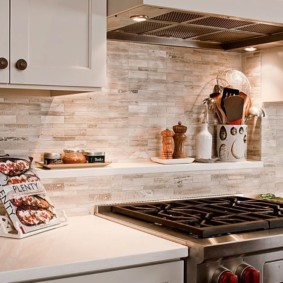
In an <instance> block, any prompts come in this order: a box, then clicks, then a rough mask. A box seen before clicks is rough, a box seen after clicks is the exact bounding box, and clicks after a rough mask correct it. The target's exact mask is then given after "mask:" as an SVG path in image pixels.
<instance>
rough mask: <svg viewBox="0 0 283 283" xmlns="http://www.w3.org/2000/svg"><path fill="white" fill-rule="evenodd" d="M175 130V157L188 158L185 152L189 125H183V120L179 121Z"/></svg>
mask: <svg viewBox="0 0 283 283" xmlns="http://www.w3.org/2000/svg"><path fill="white" fill-rule="evenodd" d="M173 131H174V132H175V134H174V136H173V139H174V152H173V158H174V159H175V158H186V157H187V155H186V153H185V144H184V143H185V140H186V135H185V132H186V131H187V127H186V126H184V125H182V123H181V122H178V125H175V126H173Z"/></svg>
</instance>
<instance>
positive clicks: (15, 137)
mask: <svg viewBox="0 0 283 283" xmlns="http://www.w3.org/2000/svg"><path fill="white" fill-rule="evenodd" d="M260 63H261V60H260V53H254V54H251V55H250V54H248V55H242V54H241V53H236V52H220V51H207V50H200V49H191V48H180V47H165V46H156V45H144V44H135V43H122V42H114V41H109V42H108V57H107V67H108V73H107V86H106V87H105V88H104V89H102V90H101V91H96V92H91V93H81V94H75V95H64V96H56V97H43V96H32V95H31V96H28V95H25V96H13V95H5V94H2V95H1V96H0V110H1V113H0V115H1V122H0V129H1V137H0V139H1V143H0V153H1V154H6V153H10V154H29V155H31V156H33V157H34V158H35V160H41V159H42V153H43V152H46V151H56V152H58V151H59V152H61V151H62V150H63V149H64V148H74V147H80V148H84V149H91V150H95V151H105V152H106V159H107V160H109V161H112V162H124V161H125V162H126V161H127V162H129V161H145V160H146V161H147V160H148V159H149V158H150V157H151V156H158V155H159V154H160V151H161V136H160V132H161V131H162V130H164V129H165V128H166V127H169V128H172V126H173V125H176V124H177V123H178V121H182V123H183V124H184V125H186V126H187V127H188V130H187V133H186V134H187V139H186V151H187V155H188V156H194V151H195V145H194V142H195V140H194V137H195V134H196V133H197V131H198V129H199V128H198V127H199V125H200V122H201V120H202V119H203V113H204V107H203V104H202V100H203V99H204V98H206V97H208V95H209V94H210V93H211V92H212V89H213V86H214V84H215V83H216V80H215V78H216V75H217V73H218V72H219V71H220V70H225V69H227V68H232V69H238V70H242V71H243V72H245V73H246V74H247V76H248V77H249V79H250V82H251V85H252V98H253V101H254V103H255V104H260V103H261V101H262V100H261V88H260V86H261V81H260V78H261V75H260ZM264 107H265V109H266V112H267V117H266V118H264V119H263V120H262V121H261V120H260V119H258V120H251V121H249V140H248V156H249V158H250V159H255V160H259V159H262V160H263V161H264V163H265V167H264V168H263V169H255V170H254V169H248V170H247V169H245V170H233V171H223V172H220V171H202V172H182V173H177V174H176V173H174V174H173V173H170V174H141V175H122V176H101V177H91V178H76V177H74V178H71V179H67V180H66V179H63V178H60V179H52V180H43V182H44V184H45V186H46V189H47V190H48V192H49V194H50V197H51V198H52V199H53V201H54V202H55V204H56V206H57V207H59V208H63V209H65V210H66V212H67V214H69V215H78V214H86V213H89V211H92V209H93V206H94V205H95V204H101V203H113V202H127V201H143V200H157V199H167V198H171V199H173V198H183V197H190V196H194V195H215V194H229V193H231V194H234V193H244V194H246V195H251V196H254V195H256V194H258V193H260V192H275V193H278V194H279V193H280V189H282V186H283V167H282V160H283V158H282V155H283V150H282V148H283V126H282V125H283V121H282V120H283V114H282V112H283V111H282V109H283V103H278V104H272V103H269V104H266V105H264ZM213 124H214V123H213V119H212V120H211V121H210V130H211V131H213V130H214V125H213Z"/></svg>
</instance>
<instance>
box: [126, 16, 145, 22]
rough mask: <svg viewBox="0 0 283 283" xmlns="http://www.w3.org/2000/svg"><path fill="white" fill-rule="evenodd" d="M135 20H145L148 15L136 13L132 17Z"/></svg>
mask: <svg viewBox="0 0 283 283" xmlns="http://www.w3.org/2000/svg"><path fill="white" fill-rule="evenodd" d="M130 18H131V19H132V20H133V21H135V22H144V21H146V20H147V19H148V16H146V15H134V16H131V17H130Z"/></svg>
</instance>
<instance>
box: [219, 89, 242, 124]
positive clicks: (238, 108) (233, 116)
mask: <svg viewBox="0 0 283 283" xmlns="http://www.w3.org/2000/svg"><path fill="white" fill-rule="evenodd" d="M223 103H224V110H225V112H226V117H227V121H228V123H229V124H233V123H237V124H238V123H241V121H242V118H243V111H244V104H245V99H244V98H243V97H242V96H239V95H235V96H229V97H227V98H225V99H224V101H223ZM239 120H240V121H239Z"/></svg>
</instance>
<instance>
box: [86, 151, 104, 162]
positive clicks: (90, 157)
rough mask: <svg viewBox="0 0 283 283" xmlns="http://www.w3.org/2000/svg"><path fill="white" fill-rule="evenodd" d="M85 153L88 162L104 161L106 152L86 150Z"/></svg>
mask: <svg viewBox="0 0 283 283" xmlns="http://www.w3.org/2000/svg"><path fill="white" fill-rule="evenodd" d="M84 155H85V156H86V160H87V162H88V163H104V162H105V152H93V151H85V152H84Z"/></svg>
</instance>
